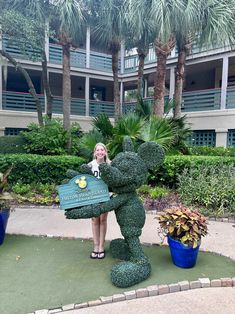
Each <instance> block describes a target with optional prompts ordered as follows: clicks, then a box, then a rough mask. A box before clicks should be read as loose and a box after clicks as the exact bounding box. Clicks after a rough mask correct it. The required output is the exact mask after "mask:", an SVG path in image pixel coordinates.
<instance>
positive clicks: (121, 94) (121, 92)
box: [120, 82, 124, 113]
mask: <svg viewBox="0 0 235 314" xmlns="http://www.w3.org/2000/svg"><path fill="white" fill-rule="evenodd" d="M123 88H124V87H123V82H121V83H120V106H121V113H122V106H123V96H124V95H123Z"/></svg>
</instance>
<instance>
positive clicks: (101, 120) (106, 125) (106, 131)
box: [92, 113, 114, 139]
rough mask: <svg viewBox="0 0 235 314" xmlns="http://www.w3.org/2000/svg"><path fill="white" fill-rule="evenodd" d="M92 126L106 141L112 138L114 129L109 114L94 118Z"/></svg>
mask: <svg viewBox="0 0 235 314" xmlns="http://www.w3.org/2000/svg"><path fill="white" fill-rule="evenodd" d="M92 124H93V126H94V127H95V128H96V129H97V130H98V131H99V132H100V133H101V134H102V135H103V137H104V138H105V139H108V138H111V137H112V135H113V129H114V127H113V125H112V123H111V121H110V119H109V117H108V116H107V114H105V113H100V114H99V115H98V116H97V117H95V118H93V120H92Z"/></svg>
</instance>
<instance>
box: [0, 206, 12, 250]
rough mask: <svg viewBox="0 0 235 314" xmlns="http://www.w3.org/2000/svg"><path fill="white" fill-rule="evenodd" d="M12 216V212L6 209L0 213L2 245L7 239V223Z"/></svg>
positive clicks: (0, 238) (0, 239) (0, 242)
mask: <svg viewBox="0 0 235 314" xmlns="http://www.w3.org/2000/svg"><path fill="white" fill-rule="evenodd" d="M9 216H10V210H9V209H6V210H3V211H1V212H0V245H1V244H2V243H3V241H4V238H5V232H6V227H7V221H8V218H9Z"/></svg>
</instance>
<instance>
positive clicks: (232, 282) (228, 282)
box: [29, 277, 235, 314]
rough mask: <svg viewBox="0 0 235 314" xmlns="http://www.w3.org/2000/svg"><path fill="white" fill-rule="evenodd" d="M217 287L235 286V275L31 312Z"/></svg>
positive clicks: (46, 313) (40, 313)
mask: <svg viewBox="0 0 235 314" xmlns="http://www.w3.org/2000/svg"><path fill="white" fill-rule="evenodd" d="M216 287H235V277H233V278H220V279H212V280H210V279H209V278H198V280H195V281H188V280H184V281H180V282H177V283H171V284H168V285H167V284H163V285H152V286H148V287H147V288H142V289H137V290H131V291H127V292H124V293H120V294H114V295H112V296H107V297H105V296H101V297H100V298H99V299H97V300H92V301H88V302H84V303H73V304H67V305H64V306H62V307H60V308H55V309H48V310H47V309H43V310H38V311H35V312H33V313H29V314H56V313H60V312H63V311H69V310H74V309H76V310H77V309H81V308H87V307H91V306H97V305H103V304H107V303H113V302H119V301H126V300H132V299H136V298H145V297H151V296H159V295H163V294H168V293H173V292H180V291H186V290H193V289H201V288H216Z"/></svg>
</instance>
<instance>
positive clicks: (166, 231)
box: [158, 206, 208, 248]
mask: <svg viewBox="0 0 235 314" xmlns="http://www.w3.org/2000/svg"><path fill="white" fill-rule="evenodd" d="M158 219H159V224H160V228H161V229H160V231H161V232H162V233H163V235H168V236H170V237H171V238H173V239H175V240H178V241H180V242H181V243H183V244H184V245H186V246H189V245H190V246H191V245H192V246H193V247H194V248H195V247H197V245H198V242H199V241H200V240H201V237H203V236H205V235H207V232H208V231H207V220H206V218H205V217H204V216H203V215H202V214H200V213H199V212H198V211H196V210H191V209H189V208H186V207H183V206H179V207H175V208H170V209H166V210H165V211H164V212H162V213H160V214H159V215H158Z"/></svg>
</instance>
